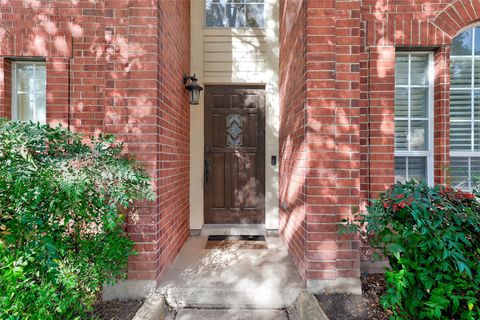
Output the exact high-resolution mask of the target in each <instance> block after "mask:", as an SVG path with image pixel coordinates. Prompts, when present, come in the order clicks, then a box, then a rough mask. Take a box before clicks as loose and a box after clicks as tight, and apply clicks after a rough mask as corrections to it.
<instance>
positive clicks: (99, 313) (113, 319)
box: [90, 299, 144, 320]
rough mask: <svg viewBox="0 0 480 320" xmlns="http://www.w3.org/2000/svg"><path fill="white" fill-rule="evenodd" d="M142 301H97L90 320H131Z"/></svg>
mask: <svg viewBox="0 0 480 320" xmlns="http://www.w3.org/2000/svg"><path fill="white" fill-rule="evenodd" d="M143 301H144V300H143V299H131V300H124V301H119V300H114V301H99V302H97V303H95V305H94V306H93V309H94V311H93V313H92V314H91V315H90V316H91V318H92V319H99V320H131V319H133V317H134V316H135V313H137V311H138V309H140V307H141V306H142V304H143Z"/></svg>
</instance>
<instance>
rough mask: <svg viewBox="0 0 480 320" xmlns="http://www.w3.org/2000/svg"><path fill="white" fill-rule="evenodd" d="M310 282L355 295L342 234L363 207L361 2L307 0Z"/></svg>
mask: <svg viewBox="0 0 480 320" xmlns="http://www.w3.org/2000/svg"><path fill="white" fill-rule="evenodd" d="M326 21H328V24H327V25H326V26H325V27H323V28H317V29H314V30H312V32H311V33H309V34H308V35H307V41H306V43H307V50H306V58H307V70H306V74H307V90H306V92H307V93H306V94H307V102H306V105H305V108H306V119H307V120H306V122H307V130H306V134H307V141H308V152H307V154H306V156H307V164H308V166H307V167H308V171H307V179H306V190H307V191H306V193H307V199H306V203H307V205H306V208H307V210H306V212H307V216H306V225H307V241H308V242H307V252H306V254H307V266H308V271H307V285H308V287H309V288H311V289H312V290H315V291H321V290H324V289H327V288H328V289H329V290H339V291H348V292H355V293H359V292H360V282H359V277H360V271H359V270H360V261H359V252H358V249H359V242H358V240H357V239H355V237H354V236H346V235H339V234H338V228H339V224H340V223H341V221H342V219H344V218H348V217H351V216H352V213H354V212H358V209H359V206H360V127H359V116H360V107H359V99H360V37H359V35H360V1H351V0H348V1H308V2H307V22H306V23H307V28H308V27H310V26H316V25H317V24H318V23H320V24H323V23H325V22H326Z"/></svg>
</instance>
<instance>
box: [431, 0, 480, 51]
mask: <svg viewBox="0 0 480 320" xmlns="http://www.w3.org/2000/svg"><path fill="white" fill-rule="evenodd" d="M477 22H480V2H479V1H471V0H457V1H454V2H453V3H451V4H450V5H448V6H447V7H446V8H445V9H444V10H442V11H441V12H440V13H439V14H438V15H437V16H436V17H435V18H434V19H433V21H432V23H433V24H435V26H437V27H438V28H440V29H441V30H442V31H443V32H444V33H445V35H446V36H447V37H446V39H445V40H446V41H445V44H451V42H452V40H453V38H454V37H455V36H456V35H457V34H459V33H460V32H461V31H462V30H465V28H467V27H468V26H470V25H472V24H475V23H477Z"/></svg>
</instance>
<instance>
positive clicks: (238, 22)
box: [205, 0, 265, 28]
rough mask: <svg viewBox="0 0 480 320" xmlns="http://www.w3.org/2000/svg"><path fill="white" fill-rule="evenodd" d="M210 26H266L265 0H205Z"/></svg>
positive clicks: (207, 24)
mask: <svg viewBox="0 0 480 320" xmlns="http://www.w3.org/2000/svg"><path fill="white" fill-rule="evenodd" d="M205 26H206V27H208V28H263V27H265V4H264V0H205Z"/></svg>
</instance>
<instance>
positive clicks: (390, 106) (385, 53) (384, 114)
mask: <svg viewBox="0 0 480 320" xmlns="http://www.w3.org/2000/svg"><path fill="white" fill-rule="evenodd" d="M368 59H369V60H368V63H369V68H368V79H369V93H370V97H369V103H370V107H369V109H368V115H367V118H368V120H367V121H368V124H369V126H370V128H369V129H370V130H369V132H370V136H369V157H370V159H369V164H370V167H369V177H370V195H369V198H370V199H374V198H376V197H377V196H378V195H379V193H381V192H384V191H385V190H386V189H387V188H388V187H389V186H391V185H392V184H394V183H395V169H394V168H395V165H394V151H395V146H394V144H395V121H394V105H395V47H393V46H371V47H369V48H368Z"/></svg>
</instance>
